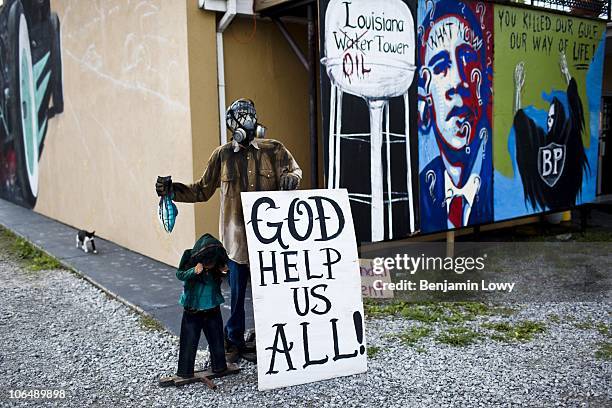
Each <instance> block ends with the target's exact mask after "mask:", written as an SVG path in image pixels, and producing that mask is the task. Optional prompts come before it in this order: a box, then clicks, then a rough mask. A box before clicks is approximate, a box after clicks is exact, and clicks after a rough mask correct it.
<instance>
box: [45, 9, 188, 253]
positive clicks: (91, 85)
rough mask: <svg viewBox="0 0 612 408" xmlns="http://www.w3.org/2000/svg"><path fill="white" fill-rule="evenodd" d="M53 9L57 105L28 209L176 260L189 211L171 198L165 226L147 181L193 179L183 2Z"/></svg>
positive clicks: (185, 238) (185, 236)
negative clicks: (172, 209)
mask: <svg viewBox="0 0 612 408" xmlns="http://www.w3.org/2000/svg"><path fill="white" fill-rule="evenodd" d="M192 3H195V1H192ZM52 8H53V10H54V11H56V12H57V13H58V14H59V17H60V21H61V27H62V60H63V69H64V98H65V111H64V113H63V114H61V115H59V116H57V117H55V118H54V119H53V120H51V121H50V122H49V131H48V133H47V137H46V140H45V148H44V151H43V154H42V157H41V161H40V191H39V199H38V202H37V206H36V208H35V210H36V211H38V212H40V213H42V214H45V215H48V216H50V217H52V218H55V219H58V220H60V221H63V222H65V223H67V224H70V225H73V226H75V227H79V228H87V229H95V230H96V232H97V234H98V235H100V236H101V237H104V238H108V239H110V240H112V241H114V242H117V243H118V244H120V245H123V246H126V247H128V248H130V249H132V250H134V251H137V252H140V253H143V254H145V255H148V256H151V257H153V258H156V259H159V260H162V261H164V262H167V263H170V264H176V263H177V262H178V259H179V257H180V254H181V253H182V250H183V249H184V248H186V247H190V246H191V245H192V244H193V240H194V237H195V228H194V225H195V222H194V210H193V207H192V206H189V205H179V211H180V214H179V216H178V219H177V225H176V227H175V230H174V232H173V233H172V234H171V235H168V234H166V233H165V232H164V231H163V229H162V228H161V227H160V225H159V222H158V220H157V204H158V198H157V197H156V195H155V191H154V182H155V178H156V176H157V175H167V174H172V175H173V176H174V177H175V179H192V178H193V166H194V165H193V162H192V155H191V152H192V144H191V143H192V140H191V119H190V117H191V115H190V106H189V74H188V65H187V59H188V55H187V29H186V27H187V24H186V20H187V13H186V7H185V3H183V2H180V1H176V0H150V1H138V2H128V1H126V0H99V1H83V0H53V1H52ZM98 246H100V245H98ZM103 251H104V248H103V247H102V248H100V252H103Z"/></svg>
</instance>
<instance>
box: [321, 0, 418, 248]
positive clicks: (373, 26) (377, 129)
mask: <svg viewBox="0 0 612 408" xmlns="http://www.w3.org/2000/svg"><path fill="white" fill-rule="evenodd" d="M319 11H320V22H321V23H320V26H321V30H320V39H321V52H322V59H321V70H322V73H321V97H322V107H323V129H324V133H325V138H324V142H325V143H324V146H325V148H324V151H325V170H326V186H327V187H328V188H333V189H337V188H346V189H347V190H348V192H349V197H350V202H351V210H352V213H353V218H354V219H355V229H356V234H357V240H358V241H359V242H364V241H366V242H368V241H371V242H376V241H382V240H385V239H393V238H400V237H405V236H407V235H410V234H413V233H415V232H416V231H417V229H418V225H419V221H418V206H417V203H416V201H417V197H418V194H417V191H418V190H417V185H418V184H417V182H418V180H417V179H418V177H417V171H418V167H417V166H418V163H417V154H416V151H417V143H418V142H417V137H416V131H417V128H416V120H415V118H416V116H415V112H414V109H413V106H416V105H415V103H414V102H415V101H416V83H415V81H413V79H414V74H415V71H416V46H415V31H416V27H415V17H416V14H415V13H416V0H331V1H327V0H323V1H321V2H320V4H319Z"/></svg>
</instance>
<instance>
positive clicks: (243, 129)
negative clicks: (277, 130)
mask: <svg viewBox="0 0 612 408" xmlns="http://www.w3.org/2000/svg"><path fill="white" fill-rule="evenodd" d="M225 122H226V124H227V127H228V128H229V129H230V130H231V131H232V137H233V139H234V140H235V141H236V142H238V143H240V144H243V145H246V144H248V143H249V142H251V141H252V140H253V139H255V138H263V137H264V136H265V134H266V128H265V127H264V126H262V125H260V124H259V123H257V112H256V111H255V104H254V103H253V101H252V100H250V99H238V100H237V101H235V102H234V103H232V104H231V105H230V107H229V108H227V111H226V112H225Z"/></svg>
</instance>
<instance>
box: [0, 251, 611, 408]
mask: <svg viewBox="0 0 612 408" xmlns="http://www.w3.org/2000/svg"><path fill="white" fill-rule="evenodd" d="M610 306H611V304H610V303H606V302H599V303H595V302H591V303H548V304H535V305H533V304H532V305H523V306H522V307H521V308H520V311H519V312H518V313H517V314H515V315H513V316H511V317H493V318H487V319H488V320H491V319H492V320H493V321H495V319H497V320H504V321H509V322H513V321H519V320H525V319H533V320H542V319H545V318H546V316H549V315H551V314H554V315H557V316H558V317H560V320H557V322H556V323H554V324H553V323H548V324H547V325H548V327H549V329H548V330H547V331H546V332H545V333H544V334H542V335H538V336H536V338H535V339H534V340H532V341H530V342H527V343H503V342H496V341H493V340H490V339H488V340H484V341H481V342H478V343H476V344H473V345H469V346H465V347H452V346H448V345H443V344H440V343H438V342H436V341H435V340H434V337H435V333H434V334H433V335H431V336H429V337H428V338H426V339H423V340H421V341H420V342H419V344H418V347H414V346H406V345H404V344H402V343H400V342H398V341H397V340H395V339H393V338H391V337H389V334H390V333H398V332H401V331H403V330H405V329H407V328H410V327H414V326H415V325H418V324H417V323H415V322H413V321H407V320H404V319H399V318H391V317H385V318H379V319H370V320H368V321H367V322H366V323H367V329H368V341H369V343H370V344H371V345H374V346H377V347H379V348H380V351H379V352H378V353H377V354H376V355H375V356H374V358H372V359H370V361H369V371H368V373H367V374H363V375H356V376H352V377H345V378H339V379H334V380H329V381H324V382H319V383H315V384H308V385H303V386H297V387H292V388H288V389H281V390H275V391H267V392H258V391H257V385H256V381H257V377H256V370H255V366H254V365H251V364H246V365H244V366H243V371H242V373H241V374H239V375H237V376H232V377H228V378H226V379H222V380H216V383H217V385H218V389H217V390H216V391H212V390H209V389H208V388H206V387H205V386H204V385H203V384H192V385H189V386H185V387H182V388H173V387H172V388H160V387H158V386H157V383H156V381H157V378H158V377H159V376H160V375H162V374H171V373H173V372H174V370H175V366H176V361H177V356H178V339H177V338H176V337H174V336H173V335H171V334H169V333H167V332H159V331H148V330H145V329H144V328H143V327H142V325H141V324H140V321H139V316H138V315H135V314H134V313H132V312H131V311H130V310H129V309H128V308H127V307H125V306H124V305H123V304H121V303H119V302H117V301H115V300H112V299H110V298H108V297H107V296H106V295H105V294H103V293H102V292H100V291H99V290H98V289H96V288H94V287H93V286H91V285H90V284H89V283H87V282H86V281H84V280H82V279H79V278H78V277H76V276H75V275H73V274H71V273H69V272H66V271H43V272H27V271H25V270H23V268H20V267H19V266H17V265H16V264H15V263H13V262H11V261H0V345H1V346H0V375H2V377H3V378H4V381H3V385H2V386H0V388H2V390H1V394H0V406H7V405H8V406H15V405H20V406H21V405H24V404H30V405H36V406H62V407H65V406H70V407H85V406H102V407H111V406H118V407H129V406H146V407H158V406H159V407H172V406H177V407H179V406H180V407H184V406H214V407H229V406H237V405H239V406H242V407H251V406H252V407H262V406H310V407H322V406H343V407H352V406H378V407H387V406H388V407H435V406H457V407H480V406H483V407H491V406H504V407H505V406H529V407H531V406H542V407H550V406H568V407H577V406H589V407H599V406H601V407H603V406H608V407H609V406H611V405H612V387H611V381H612V380H611V378H612V363H611V362H610V361H605V360H601V359H597V358H596V357H595V350H596V349H597V347H598V344H599V343H601V342H604V341H606V336H605V335H604V334H602V333H600V332H598V331H597V330H595V329H579V328H577V327H576V322H590V321H592V322H595V323H603V324H606V325H608V327H609V325H610V320H611V317H610V316H611V315H610V311H611V310H612V309H611V307H610ZM479 319H483V318H479ZM479 323H480V321H479V320H476V321H473V322H470V323H469V324H470V325H472V326H473V327H474V328H476V329H477V330H482V329H478V327H479ZM432 327H433V329H434V332H439V331H442V330H444V327H443V326H440V325H433V326H432ZM608 340H609V339H608ZM205 357H206V356H205V353H202V354H201V355H200V356H199V361H198V363H197V364H196V366H198V365H202V364H203V362H204V358H205ZM32 388H40V389H65V390H66V398H65V399H64V400H54V401H46V402H44V403H41V400H29V401H26V400H19V401H17V400H9V399H8V395H9V391H8V390H10V389H32Z"/></svg>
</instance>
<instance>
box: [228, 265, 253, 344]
mask: <svg viewBox="0 0 612 408" xmlns="http://www.w3.org/2000/svg"><path fill="white" fill-rule="evenodd" d="M227 267H228V268H229V285H230V290H231V297H232V301H231V306H232V309H231V310H232V311H231V315H230V318H229V319H228V320H227V323H226V324H225V337H226V339H227V340H228V341H229V342H230V343H231V344H233V345H234V346H236V347H238V348H239V349H242V348H244V330H245V321H244V320H245V315H244V297H245V295H246V287H247V283H248V281H249V279H250V275H251V271H250V269H249V265H246V264H239V263H236V262H234V261H232V260H231V259H230V260H229V262H228V263H227Z"/></svg>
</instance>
